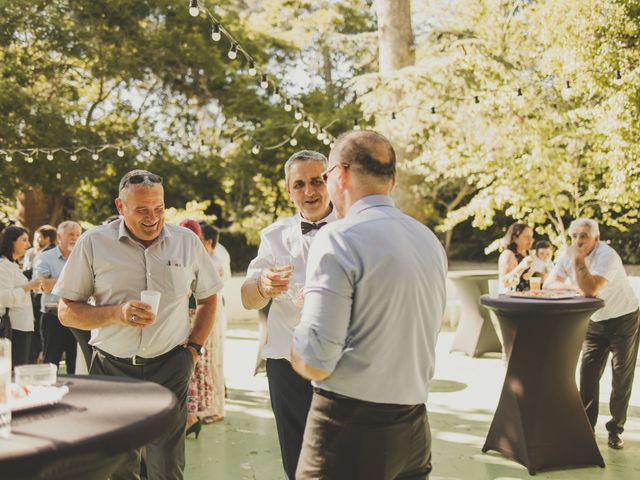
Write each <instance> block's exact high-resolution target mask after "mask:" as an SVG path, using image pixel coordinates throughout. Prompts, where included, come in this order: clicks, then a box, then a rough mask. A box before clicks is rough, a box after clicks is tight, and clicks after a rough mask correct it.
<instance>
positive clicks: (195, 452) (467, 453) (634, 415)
mask: <svg viewBox="0 0 640 480" xmlns="http://www.w3.org/2000/svg"><path fill="white" fill-rule="evenodd" d="M452 337H453V334H452V332H447V331H445V332H442V333H441V334H440V338H439V342H438V353H437V361H438V365H437V370H436V375H435V381H434V384H433V388H432V394H431V397H430V401H429V406H428V410H429V412H430V421H431V428H432V434H433V438H434V440H433V457H434V471H433V474H432V476H431V479H432V480H454V479H460V480H467V479H469V480H483V479H500V480H508V479H524V478H529V475H528V473H527V471H526V469H525V468H524V467H522V466H521V465H519V464H517V463H515V462H512V461H509V460H506V459H505V458H503V457H502V456H501V455H499V454H496V453H487V454H483V453H482V452H481V451H480V448H481V447H482V444H483V443H484V438H485V436H486V434H487V431H488V429H489V424H490V422H491V419H492V417H493V412H494V410H495V407H496V405H497V401H498V397H499V394H500V389H501V387H502V382H503V380H504V371H505V370H504V366H503V363H502V360H501V359H500V358H499V357H498V356H497V355H493V356H491V355H490V356H485V357H483V358H479V359H472V358H468V357H466V356H464V355H462V354H457V353H456V354H450V353H449V346H450V344H451V340H452ZM256 344H257V342H256V332H255V329H254V328H253V327H252V325H251V324H246V323H242V324H235V325H231V326H230V329H229V330H228V332H227V341H226V352H225V361H226V370H227V372H226V374H227V385H228V387H229V389H230V390H229V396H230V398H229V399H228V403H227V418H226V420H225V421H224V422H222V423H220V424H214V425H209V426H205V427H203V429H202V434H201V435H200V438H199V439H198V440H195V439H189V440H187V463H188V466H187V476H186V478H187V480H205V479H207V480H209V479H212V478H216V479H221V480H281V479H282V478H283V477H284V476H283V474H282V473H281V467H280V458H279V450H278V442H277V438H276V433H275V425H274V421H273V415H272V413H271V409H270V407H269V399H268V393H267V382H266V378H264V377H263V376H258V377H253V376H252V375H251V372H252V370H253V364H254V360H255V351H256ZM609 383H610V376H609V370H608V369H607V371H606V372H605V378H604V379H603V382H602V387H603V388H602V389H601V390H602V391H601V412H605V413H607V412H608V407H607V405H606V402H607V398H608V396H609V394H610V389H609V387H608V385H609ZM629 414H630V415H629V417H630V418H629V420H628V422H627V431H626V432H625V435H624V439H625V441H626V445H625V448H624V449H623V450H620V451H613V450H611V449H609V448H608V447H607V444H606V432H605V429H604V423H605V422H606V420H607V418H606V417H605V416H602V415H601V421H600V422H599V424H598V426H597V440H598V445H599V447H600V451H601V452H602V455H603V457H604V459H605V462H606V464H607V467H606V468H604V469H602V468H599V467H593V468H591V467H590V468H580V469H571V470H561V471H554V472H543V473H538V475H536V478H539V479H553V480H569V479H581V480H595V479H599V480H614V479H615V480H620V479H625V480H626V479H629V480H631V479H636V478H640V380H639V381H636V384H635V386H634V390H633V396H632V400H631V408H630V411H629Z"/></svg>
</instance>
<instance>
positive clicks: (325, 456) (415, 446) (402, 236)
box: [291, 131, 447, 480]
mask: <svg viewBox="0 0 640 480" xmlns="http://www.w3.org/2000/svg"><path fill="white" fill-rule="evenodd" d="M323 178H324V179H325V182H326V183H327V188H328V191H329V196H330V198H331V201H332V202H333V204H334V206H335V208H336V210H337V214H338V216H339V217H341V218H342V219H341V220H338V221H336V222H334V223H332V224H330V225H327V226H326V227H325V228H324V229H323V230H322V231H320V232H319V233H318V235H317V236H316V240H315V241H314V243H313V244H312V245H311V249H310V251H309V260H308V263H307V276H306V283H305V296H304V309H303V312H302V318H301V321H300V324H299V325H298V326H297V327H296V330H295V335H294V342H293V348H292V352H291V358H292V363H293V366H294V368H295V370H296V371H297V372H298V373H299V374H300V375H302V376H304V377H306V378H309V379H311V380H313V385H314V387H315V388H314V396H313V400H312V403H311V409H310V412H309V416H308V417H307V425H306V429H305V434H304V440H303V447H302V452H301V454H300V460H299V463H298V470H297V472H296V478H297V479H298V480H304V479H316V478H331V479H335V480H340V479H349V480H354V479H368V480H376V479H395V478H412V479H424V478H427V477H428V474H429V472H430V471H431V435H430V431H429V424H428V421H427V415H426V408H425V405H424V404H425V402H426V401H427V397H428V393H429V384H430V381H431V378H432V376H433V372H434V366H435V346H436V339H437V335H438V332H439V330H440V325H441V321H442V316H443V313H444V307H445V299H446V293H445V280H446V273H447V259H446V255H445V253H444V249H443V248H442V246H441V244H440V242H439V241H438V239H437V238H436V236H435V235H434V234H433V232H431V231H430V230H429V229H428V228H427V227H425V226H424V225H422V224H420V223H419V222H417V221H416V220H415V219H413V218H411V217H409V216H407V215H405V214H404V213H402V212H401V211H400V210H398V209H397V208H395V206H394V204H393V201H392V200H391V198H390V196H389V195H390V194H391V191H392V189H393V187H394V185H395V152H394V151H393V148H392V147H391V144H390V143H389V142H388V140H387V139H386V138H384V137H383V136H382V135H379V134H377V133H375V132H372V131H357V132H350V133H348V134H346V135H344V136H342V137H341V138H339V139H338V140H337V142H336V145H335V147H334V148H333V149H332V150H331V155H330V156H329V168H328V169H327V170H326V171H325V172H324V174H323Z"/></svg>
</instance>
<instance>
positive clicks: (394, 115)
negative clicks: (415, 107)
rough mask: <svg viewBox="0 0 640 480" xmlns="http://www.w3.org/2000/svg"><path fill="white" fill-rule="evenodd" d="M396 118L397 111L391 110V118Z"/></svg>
mask: <svg viewBox="0 0 640 480" xmlns="http://www.w3.org/2000/svg"><path fill="white" fill-rule="evenodd" d="M395 119H396V112H391V120H395Z"/></svg>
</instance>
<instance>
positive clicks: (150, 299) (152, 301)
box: [140, 290, 160, 315]
mask: <svg viewBox="0 0 640 480" xmlns="http://www.w3.org/2000/svg"><path fill="white" fill-rule="evenodd" d="M140 301H141V302H144V303H147V304H149V305H151V310H152V311H153V314H154V315H158V307H159V306H160V292H158V291H157V290H143V291H142V292H140Z"/></svg>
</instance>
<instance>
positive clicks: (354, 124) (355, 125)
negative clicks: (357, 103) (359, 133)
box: [353, 119, 360, 130]
mask: <svg viewBox="0 0 640 480" xmlns="http://www.w3.org/2000/svg"><path fill="white" fill-rule="evenodd" d="M353 129H354V130H360V123H358V120H357V119H356V120H354V121H353Z"/></svg>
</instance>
